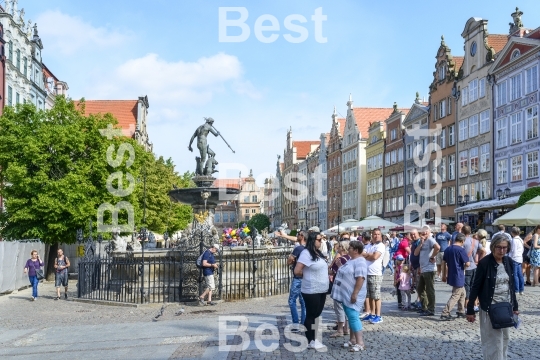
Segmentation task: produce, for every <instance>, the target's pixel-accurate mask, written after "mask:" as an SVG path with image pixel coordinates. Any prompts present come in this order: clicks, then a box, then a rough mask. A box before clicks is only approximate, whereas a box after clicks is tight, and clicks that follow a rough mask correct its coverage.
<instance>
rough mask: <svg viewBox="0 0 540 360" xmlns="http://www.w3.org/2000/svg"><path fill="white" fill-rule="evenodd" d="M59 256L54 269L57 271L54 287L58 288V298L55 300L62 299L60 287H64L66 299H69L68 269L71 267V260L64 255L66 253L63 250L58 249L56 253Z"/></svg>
mask: <svg viewBox="0 0 540 360" xmlns="http://www.w3.org/2000/svg"><path fill="white" fill-rule="evenodd" d="M56 254H57V256H56V259H54V268H55V269H56V271H55V274H54V275H55V277H54V285H55V287H56V297H55V298H54V300H59V299H60V287H61V286H63V287H64V299H67V298H68V277H69V274H68V269H69V266H70V263H69V259H68V258H67V256H65V255H64V251H63V250H62V249H58V251H57V252H56Z"/></svg>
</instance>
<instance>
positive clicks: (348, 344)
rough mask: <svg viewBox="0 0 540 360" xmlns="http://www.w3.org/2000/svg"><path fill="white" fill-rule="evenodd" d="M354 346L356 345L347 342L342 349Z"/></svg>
mask: <svg viewBox="0 0 540 360" xmlns="http://www.w3.org/2000/svg"><path fill="white" fill-rule="evenodd" d="M355 345H356V344H353V343H352V342H350V341H347V342H346V343H345V344H343V347H344V348H348V347H350V348H352V347H353V346H355Z"/></svg>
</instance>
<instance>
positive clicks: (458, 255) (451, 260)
mask: <svg viewBox="0 0 540 360" xmlns="http://www.w3.org/2000/svg"><path fill="white" fill-rule="evenodd" d="M464 242H465V235H464V234H461V233H459V234H457V236H456V238H455V239H454V242H453V243H452V245H450V246H448V247H447V248H446V250H447V251H445V253H444V256H443V262H442V281H446V283H447V284H448V285H450V286H452V295H451V296H450V299H448V302H447V303H446V306H445V307H444V309H443V311H442V314H441V320H446V321H448V320H453V319H454V318H453V317H452V315H451V314H450V313H451V311H452V309H453V308H454V306H455V305H456V303H457V316H458V317H465V268H466V267H467V266H469V256H468V255H467V252H466V251H465V249H464V248H463V243H464ZM447 269H448V270H447Z"/></svg>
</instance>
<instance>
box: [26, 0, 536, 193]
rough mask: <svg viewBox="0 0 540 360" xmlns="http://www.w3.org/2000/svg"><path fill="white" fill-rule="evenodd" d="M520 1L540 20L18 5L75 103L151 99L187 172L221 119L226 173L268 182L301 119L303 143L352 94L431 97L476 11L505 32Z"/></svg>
mask: <svg viewBox="0 0 540 360" xmlns="http://www.w3.org/2000/svg"><path fill="white" fill-rule="evenodd" d="M516 5H518V6H519V7H520V10H522V11H523V12H524V15H523V18H522V20H523V22H524V25H525V26H526V27H529V28H536V27H539V26H540V21H538V22H536V23H535V22H534V16H533V14H538V13H539V12H540V2H538V1H533V0H528V1H520V2H519V3H518V4H511V5H509V3H508V2H507V1H502V0H501V1H475V2H472V1H461V0H459V1H454V2H452V3H446V2H432V1H420V0H416V1H414V0H413V1H406V2H401V1H387V0H380V1H376V2H374V1H369V2H368V1H352V0H349V1H332V2H331V1H305V0H304V1H271V2H270V1H266V2H260V1H259V2H256V1H247V0H243V1H232V0H231V1H172V0H170V1H165V0H152V1H148V0H147V1H136V0H131V1H127V0H114V1H111V0H109V1H101V0H95V1H72V0H48V1H43V0H19V5H18V6H19V9H20V8H24V9H25V11H26V16H25V18H26V19H31V20H32V21H34V22H37V23H38V28H39V33H40V36H41V38H42V41H43V44H44V51H43V59H44V62H45V63H46V64H47V66H48V67H49V68H50V69H51V70H52V71H53V72H54V73H55V75H56V76H57V77H58V78H60V79H62V80H64V81H66V82H67V83H68V85H69V87H70V89H69V95H70V96H71V97H72V98H74V99H79V98H81V97H85V98H87V99H136V98H137V97H138V96H141V95H148V97H149V102H150V109H149V124H148V132H149V135H150V139H151V141H152V142H153V143H154V151H155V153H156V154H157V155H162V156H164V157H165V158H168V157H172V158H173V160H174V162H175V163H176V165H177V170H178V171H179V172H184V171H186V170H194V154H192V153H190V152H188V151H187V145H188V142H189V139H190V137H191V135H192V133H193V131H194V130H195V129H196V127H197V126H198V125H200V124H202V123H203V117H205V116H206V117H208V116H211V117H213V118H214V119H215V123H214V125H215V126H216V128H217V129H218V130H219V131H220V132H221V134H222V135H223V136H224V137H225V139H226V140H227V141H228V142H229V143H230V144H231V146H232V147H233V149H234V150H235V151H236V153H235V154H233V153H232V152H231V151H230V150H229V149H228V148H227V146H226V145H225V144H224V143H223V142H222V141H221V139H218V138H211V139H210V141H209V143H210V146H211V148H212V149H214V151H215V152H216V153H217V157H216V159H217V160H218V161H219V162H220V166H221V167H222V171H221V173H219V174H220V175H219V176H221V177H236V176H238V171H239V170H242V175H243V176H245V175H247V172H248V171H249V169H253V173H254V175H255V177H257V178H258V183H260V184H261V183H262V182H263V181H264V178H265V177H267V176H268V175H269V174H270V173H271V174H273V173H275V164H276V156H277V155H278V154H283V149H284V147H285V142H286V130H287V129H288V128H289V127H292V129H293V138H294V139H295V140H317V139H318V138H319V135H320V134H321V133H323V132H328V131H329V130H330V126H331V114H332V110H333V106H334V105H336V106H337V110H338V112H339V113H340V114H341V115H345V114H346V105H345V103H346V102H347V99H348V96H349V93H352V97H353V100H354V105H355V106H377V107H391V106H392V104H393V102H394V101H397V103H398V105H399V106H400V107H409V106H410V105H411V104H412V102H413V100H414V97H415V92H416V91H419V92H420V95H421V96H422V97H425V98H426V99H427V96H428V94H427V91H428V86H429V84H430V83H431V80H432V76H433V75H432V73H433V71H434V64H435V59H434V57H435V54H436V51H437V49H438V47H439V44H440V36H441V35H444V36H445V41H446V43H447V44H448V45H449V46H450V47H451V49H452V53H453V54H454V55H456V56H460V55H462V53H463V39H462V38H461V32H462V31H463V27H464V26H465V23H466V21H467V20H468V19H469V18H470V17H473V16H475V17H481V18H484V19H488V20H489V23H488V29H489V32H490V33H491V34H507V33H508V28H509V27H508V23H509V22H510V21H511V20H512V18H511V16H510V14H511V13H512V12H513V11H514V9H515V6H516ZM220 7H243V8H245V9H246V10H247V12H248V14H249V16H248V19H247V20H246V22H245V23H246V24H247V25H249V27H250V29H251V36H250V37H249V38H248V39H247V40H246V41H244V42H237V43H225V42H220V41H219V36H218V32H219V18H218V13H219V8H220ZM319 7H322V13H323V14H324V15H326V16H327V20H326V21H324V22H323V25H322V35H323V36H324V37H326V39H327V42H326V43H319V42H317V41H316V38H315V30H314V22H313V21H311V16H312V15H313V14H314V12H315V9H317V8H319ZM265 14H269V15H272V16H274V17H275V18H277V19H278V21H279V23H280V31H278V32H275V33H277V34H280V36H279V38H278V39H277V40H276V41H275V42H273V43H262V42H260V41H259V40H258V39H257V38H256V36H255V35H254V24H255V21H256V19H257V18H258V17H259V16H261V15H265ZM293 14H299V15H302V16H304V17H305V18H306V19H307V20H308V21H307V23H305V24H302V25H303V26H304V27H305V29H306V30H307V32H308V37H307V39H306V40H305V41H304V42H302V43H289V42H287V41H286V40H285V39H284V34H287V33H289V32H290V31H288V30H287V29H285V28H284V20H285V18H286V17H287V16H289V15H293ZM234 17H239V15H238V14H232V13H231V14H230V18H234ZM238 33H239V30H238V29H230V32H229V33H228V34H229V35H236V34H238ZM292 34H293V36H297V34H296V33H292ZM232 164H237V165H232ZM225 167H227V168H228V169H232V170H226V169H225ZM225 170H226V171H225Z"/></svg>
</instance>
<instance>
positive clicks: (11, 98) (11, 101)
mask: <svg viewBox="0 0 540 360" xmlns="http://www.w3.org/2000/svg"><path fill="white" fill-rule="evenodd" d="M7 100H8V101H7V104H8V106H13V89H12V88H11V86H8V99H7Z"/></svg>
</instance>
